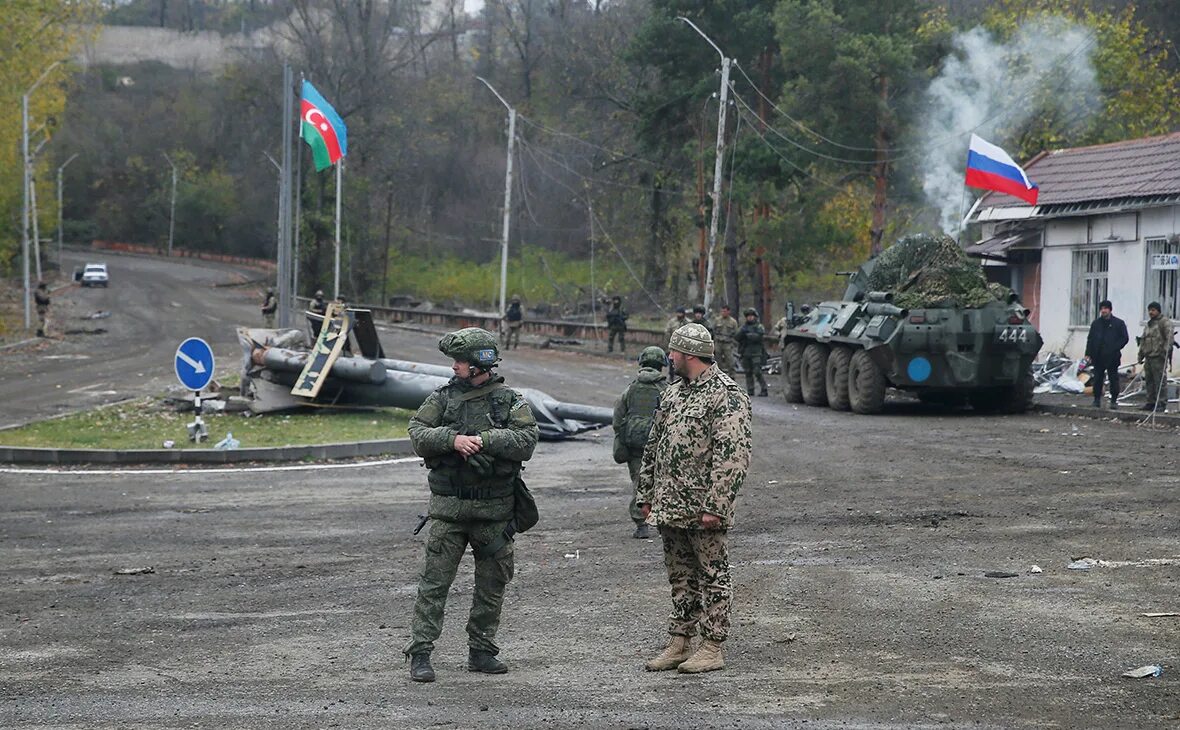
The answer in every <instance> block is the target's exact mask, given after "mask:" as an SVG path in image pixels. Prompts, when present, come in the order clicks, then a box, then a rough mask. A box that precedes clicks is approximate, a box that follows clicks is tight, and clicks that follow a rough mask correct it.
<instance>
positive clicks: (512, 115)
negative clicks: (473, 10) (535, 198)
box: [475, 76, 516, 321]
mask: <svg viewBox="0 0 1180 730" xmlns="http://www.w3.org/2000/svg"><path fill="white" fill-rule="evenodd" d="M475 78H477V79H479V80H480V81H482V82H483V85H484V86H486V87H488V89H489V90H490V91H491V92H492V93H493V94H495V95H496V98H497V99H499V100H500V103H501V104H503V105H504V108H505V109H507V110H508V164H507V166H506V167H505V172H504V232H503V241H502V243H501V246H500V320H501V321H503V319H504V316H505V314H506V313H507V311H508V310H507V309H506V304H507V301H506V300H507V295H508V226H509V222H510V221H511V218H512V147H513V144H514V143H515V141H516V110H515V109H513V108H512V106H511V105H510V104H509V103H508V102H506V101H504V97H502V96H500V92H498V91H496V90H495V89H494V88H493V87H492V85H491V84H489V83H488V82H487V81H486V80H485V79H483V78H481V77H479V76H476V77H475Z"/></svg>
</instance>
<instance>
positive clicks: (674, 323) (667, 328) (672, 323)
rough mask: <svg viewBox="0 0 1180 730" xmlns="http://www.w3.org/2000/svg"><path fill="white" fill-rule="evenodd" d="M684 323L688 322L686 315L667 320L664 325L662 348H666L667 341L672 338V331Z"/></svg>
mask: <svg viewBox="0 0 1180 730" xmlns="http://www.w3.org/2000/svg"><path fill="white" fill-rule="evenodd" d="M686 324H688V317H685V318H684V319H680V318H679V317H673V318H672V319H670V320H668V323H667V324H666V325H664V349H665V350H666V349H668V342H667V341H668V340H671V339H672V333H673V332H675V331H676V330H678V329H680V328H681V327H683V326H684V325H686Z"/></svg>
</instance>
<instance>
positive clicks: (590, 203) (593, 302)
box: [586, 183, 598, 340]
mask: <svg viewBox="0 0 1180 730" xmlns="http://www.w3.org/2000/svg"><path fill="white" fill-rule="evenodd" d="M586 210H587V211H588V212H589V215H590V317H591V319H592V320H593V322H594V339H595V340H597V339H598V288H597V287H596V285H595V281H594V198H593V197H591V195H590V185H589V183H587V185H586Z"/></svg>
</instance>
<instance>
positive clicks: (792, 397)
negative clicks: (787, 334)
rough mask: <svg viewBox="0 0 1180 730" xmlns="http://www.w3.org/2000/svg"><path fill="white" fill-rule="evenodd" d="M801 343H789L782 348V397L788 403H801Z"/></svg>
mask: <svg viewBox="0 0 1180 730" xmlns="http://www.w3.org/2000/svg"><path fill="white" fill-rule="evenodd" d="M802 369H803V343H802V342H790V343H787V346H786V347H784V348H783V363H782V371H783V397H784V398H786V399H787V402H788V403H802V402H803V381H802V377H803V376H802Z"/></svg>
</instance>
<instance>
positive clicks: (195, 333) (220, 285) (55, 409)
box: [0, 251, 260, 427]
mask: <svg viewBox="0 0 1180 730" xmlns="http://www.w3.org/2000/svg"><path fill="white" fill-rule="evenodd" d="M87 261H105V262H106V263H107V265H108V268H109V270H110V276H111V281H110V286H109V287H108V288H86V289H82V288H70V289H66V290H63V291H61V292H58V293H57V294H56V295H55V296H54V297H53V303H52V306H51V313H52V315H53V318H54V321H53V323H52V325H51V329H50V333H51V334H52V335H54V337H51V338H50V339H46V340H40V341H37V342H35V343H32V344H30V345H26V346H23V347H18V348H11V349H7V350H4V351H0V404H2V405H0V427H3V426H8V425H13V424H19V423H24V422H27V421H29V420H33V419H36V418H41V417H46V416H52V415H55V414H57V413H62V412H69V411H73V410H78V409H81V408H87V407H91V406H94V405H98V404H102V403H109V402H111V401H115V400H123V399H126V398H128V397H133V396H137V395H144V394H149V393H159V392H161V391H162V390H163V389H164V388H165V387H166V386H168V385H171V384H173V383H175V382H176V376H175V374H174V372H173V370H172V367H173V366H172V362H173V356H174V353H175V352H176V347H177V345H179V344H180V343H181V342H182V341H183V340H184V339H185V338H187V337H202V338H204V339H205V340H206V341H208V342H209V343H210V345H212V346H213V350H214V354H215V356H216V357H217V359H218V365H217V369H218V372H231V371H236V370H237V369H239V365H238V362H239V360H240V359H241V350H240V348H239V347H238V345H237V339H236V337H235V335H234V329H233V327H234V325H235V324H258V323H259V322H258V320H259V317H260V315H259V314H258V306H259V305H258V302H257V301H256V300H257V296H258V291H259V290H258V288H257V287H234V286H226V285H229V284H233V283H235V282H244V281H248V280H251V279H256V278H257V277H259V276H260V274H259V273H258V272H252V271H248V270H244V269H240V268H239V267H234V266H227V265H220V264H213V263H209V262H184V261H177V260H174V261H167V260H164V259H158V258H151V257H145V256H126V255H113V254H109V253H102V254H98V253H93V252H87V253H82V252H71V251H67V252H65V256H64V265H63V269H64V270H66V271H70V270H72V269H73V267H74V266H80V265H82V264H83V263H85V262H87ZM100 311H106V312H110V313H111V316H110V317H107V318H104V319H87V318H86V317H87V316H89V315H91V314H94V313H95V312H100ZM99 330H102V331H101V332H99ZM63 333H68V334H63Z"/></svg>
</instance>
